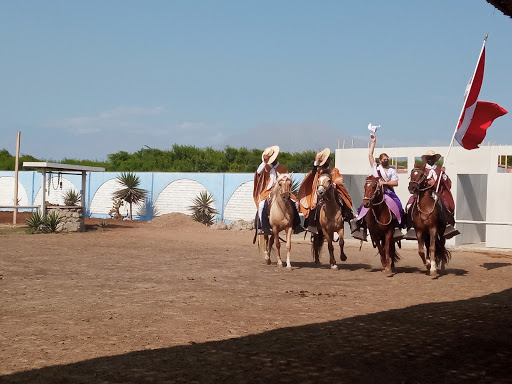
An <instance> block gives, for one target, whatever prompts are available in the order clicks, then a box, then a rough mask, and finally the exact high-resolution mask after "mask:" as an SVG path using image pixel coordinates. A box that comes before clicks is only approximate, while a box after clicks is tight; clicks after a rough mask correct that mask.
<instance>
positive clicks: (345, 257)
mask: <svg viewBox="0 0 512 384" xmlns="http://www.w3.org/2000/svg"><path fill="white" fill-rule="evenodd" d="M340 259H341V261H347V255H345V254H344V253H342V254H341V257H340Z"/></svg>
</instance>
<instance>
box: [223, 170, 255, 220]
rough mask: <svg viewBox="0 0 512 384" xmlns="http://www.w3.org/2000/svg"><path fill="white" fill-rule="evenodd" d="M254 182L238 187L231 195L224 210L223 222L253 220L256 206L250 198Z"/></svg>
mask: <svg viewBox="0 0 512 384" xmlns="http://www.w3.org/2000/svg"><path fill="white" fill-rule="evenodd" d="M253 186H254V181H252V180H251V181H247V182H245V183H243V184H242V185H240V186H239V187H238V188H237V189H236V190H235V192H233V194H232V195H231V197H230V199H229V201H228V203H227V204H226V207H225V208H224V220H233V221H234V220H240V219H242V220H247V221H250V220H253V219H254V217H255V215H256V205H255V204H254V199H253V197H252V191H253Z"/></svg>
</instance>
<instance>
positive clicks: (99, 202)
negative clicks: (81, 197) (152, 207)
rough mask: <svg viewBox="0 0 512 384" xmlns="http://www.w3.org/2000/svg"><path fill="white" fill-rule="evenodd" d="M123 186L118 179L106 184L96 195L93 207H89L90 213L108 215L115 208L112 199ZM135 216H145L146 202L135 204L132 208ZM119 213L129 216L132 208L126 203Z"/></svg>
mask: <svg viewBox="0 0 512 384" xmlns="http://www.w3.org/2000/svg"><path fill="white" fill-rule="evenodd" d="M122 188H123V186H122V185H121V184H119V182H118V181H117V179H110V180H107V181H106V182H104V183H103V184H102V185H101V186H100V187H99V188H98V189H97V190H96V193H95V194H94V196H93V198H92V200H91V205H90V207H89V212H90V213H91V215H93V214H103V215H108V214H109V212H110V210H111V209H112V207H113V206H114V202H113V201H112V198H113V197H114V192H116V191H118V190H120V189H122ZM132 209H133V212H132V214H133V215H134V216H138V215H141V216H144V215H145V202H141V203H139V204H133V206H132ZM119 212H120V213H121V214H122V215H123V216H128V215H129V213H130V206H129V205H128V204H127V203H124V204H123V205H122V206H121V208H120V209H119Z"/></svg>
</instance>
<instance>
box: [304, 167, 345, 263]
mask: <svg viewBox="0 0 512 384" xmlns="http://www.w3.org/2000/svg"><path fill="white" fill-rule="evenodd" d="M316 193H317V198H318V202H317V207H318V215H319V218H318V227H319V229H320V231H319V232H318V234H316V235H314V236H313V244H312V250H313V257H314V259H315V263H316V264H319V263H320V260H319V257H320V250H321V248H322V245H323V243H324V240H326V241H327V247H328V248H329V255H330V264H331V269H338V266H337V265H336V259H335V258H334V246H333V245H332V242H333V240H334V233H337V234H338V241H339V243H340V252H341V253H340V259H341V261H345V260H347V256H346V255H345V252H344V251H343V246H344V244H345V241H344V240H343V236H344V232H345V230H344V224H343V216H342V213H341V208H342V207H341V205H340V200H341V199H338V198H337V196H336V185H335V184H334V183H333V181H332V177H331V175H329V174H323V175H321V176H320V177H319V178H318V183H317V188H316Z"/></svg>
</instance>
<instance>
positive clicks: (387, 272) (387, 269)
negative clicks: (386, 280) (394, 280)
mask: <svg viewBox="0 0 512 384" xmlns="http://www.w3.org/2000/svg"><path fill="white" fill-rule="evenodd" d="M384 273H385V274H386V276H387V277H391V276H393V270H392V269H390V268H386V269H385V270H384Z"/></svg>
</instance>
